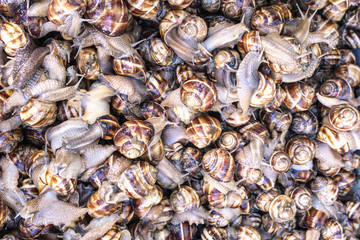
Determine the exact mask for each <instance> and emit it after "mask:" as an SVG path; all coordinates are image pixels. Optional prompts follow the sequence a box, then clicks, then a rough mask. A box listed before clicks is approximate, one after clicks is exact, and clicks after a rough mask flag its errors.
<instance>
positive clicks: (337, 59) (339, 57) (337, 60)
mask: <svg viewBox="0 0 360 240" xmlns="http://www.w3.org/2000/svg"><path fill="white" fill-rule="evenodd" d="M323 60H324V62H325V63H326V64H329V65H343V64H347V63H355V62H356V57H355V54H354V53H353V52H352V51H350V50H349V49H333V50H331V51H330V52H329V53H328V54H327V55H326V56H324V58H323Z"/></svg>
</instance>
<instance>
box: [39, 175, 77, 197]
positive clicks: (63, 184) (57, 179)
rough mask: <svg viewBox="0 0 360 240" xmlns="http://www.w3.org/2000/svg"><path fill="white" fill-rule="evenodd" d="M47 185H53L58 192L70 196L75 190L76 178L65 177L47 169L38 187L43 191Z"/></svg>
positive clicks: (41, 176)
mask: <svg viewBox="0 0 360 240" xmlns="http://www.w3.org/2000/svg"><path fill="white" fill-rule="evenodd" d="M47 185H49V186H50V187H52V188H53V189H54V190H55V191H56V192H57V193H59V194H60V195H63V196H69V195H70V194H71V193H73V192H74V191H75V187H76V179H71V178H63V177H61V176H59V175H58V174H54V173H52V172H50V171H49V169H45V170H44V171H43V172H42V173H41V175H40V179H39V180H38V189H39V191H40V192H41V191H42V190H43V189H44V188H45V187H46V186H47Z"/></svg>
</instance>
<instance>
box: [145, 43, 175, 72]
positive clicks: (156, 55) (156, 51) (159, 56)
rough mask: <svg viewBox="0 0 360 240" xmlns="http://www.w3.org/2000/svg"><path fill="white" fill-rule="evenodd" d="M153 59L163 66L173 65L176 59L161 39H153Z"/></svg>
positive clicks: (151, 53)
mask: <svg viewBox="0 0 360 240" xmlns="http://www.w3.org/2000/svg"><path fill="white" fill-rule="evenodd" d="M149 50H150V56H151V59H152V60H153V61H154V62H155V63H156V64H159V65H161V66H167V65H170V64H172V63H173V61H174V58H175V53H174V51H173V50H172V49H171V48H169V47H168V46H167V45H166V44H165V43H164V41H162V40H161V39H160V38H152V39H151V40H150V45H149Z"/></svg>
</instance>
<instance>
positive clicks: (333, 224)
mask: <svg viewBox="0 0 360 240" xmlns="http://www.w3.org/2000/svg"><path fill="white" fill-rule="evenodd" d="M321 236H322V238H323V239H324V240H334V239H339V240H341V239H342V240H344V239H346V235H345V231H344V229H343V227H342V225H341V224H340V223H339V222H338V221H336V220H334V219H329V220H328V221H327V223H326V224H325V228H324V229H322V231H321Z"/></svg>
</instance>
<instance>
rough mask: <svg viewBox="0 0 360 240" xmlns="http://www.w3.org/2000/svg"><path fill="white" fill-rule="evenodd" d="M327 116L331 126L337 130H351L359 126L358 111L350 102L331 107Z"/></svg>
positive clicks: (359, 113) (359, 114)
mask: <svg viewBox="0 0 360 240" xmlns="http://www.w3.org/2000/svg"><path fill="white" fill-rule="evenodd" d="M328 116H329V122H330V124H331V126H332V127H334V128H335V129H336V130H339V131H351V130H353V129H356V128H358V127H359V126H360V125H359V124H360V123H359V121H360V112H359V110H358V109H357V108H355V107H353V106H351V105H350V104H341V105H335V106H333V107H331V109H330V111H329V114H328Z"/></svg>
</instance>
